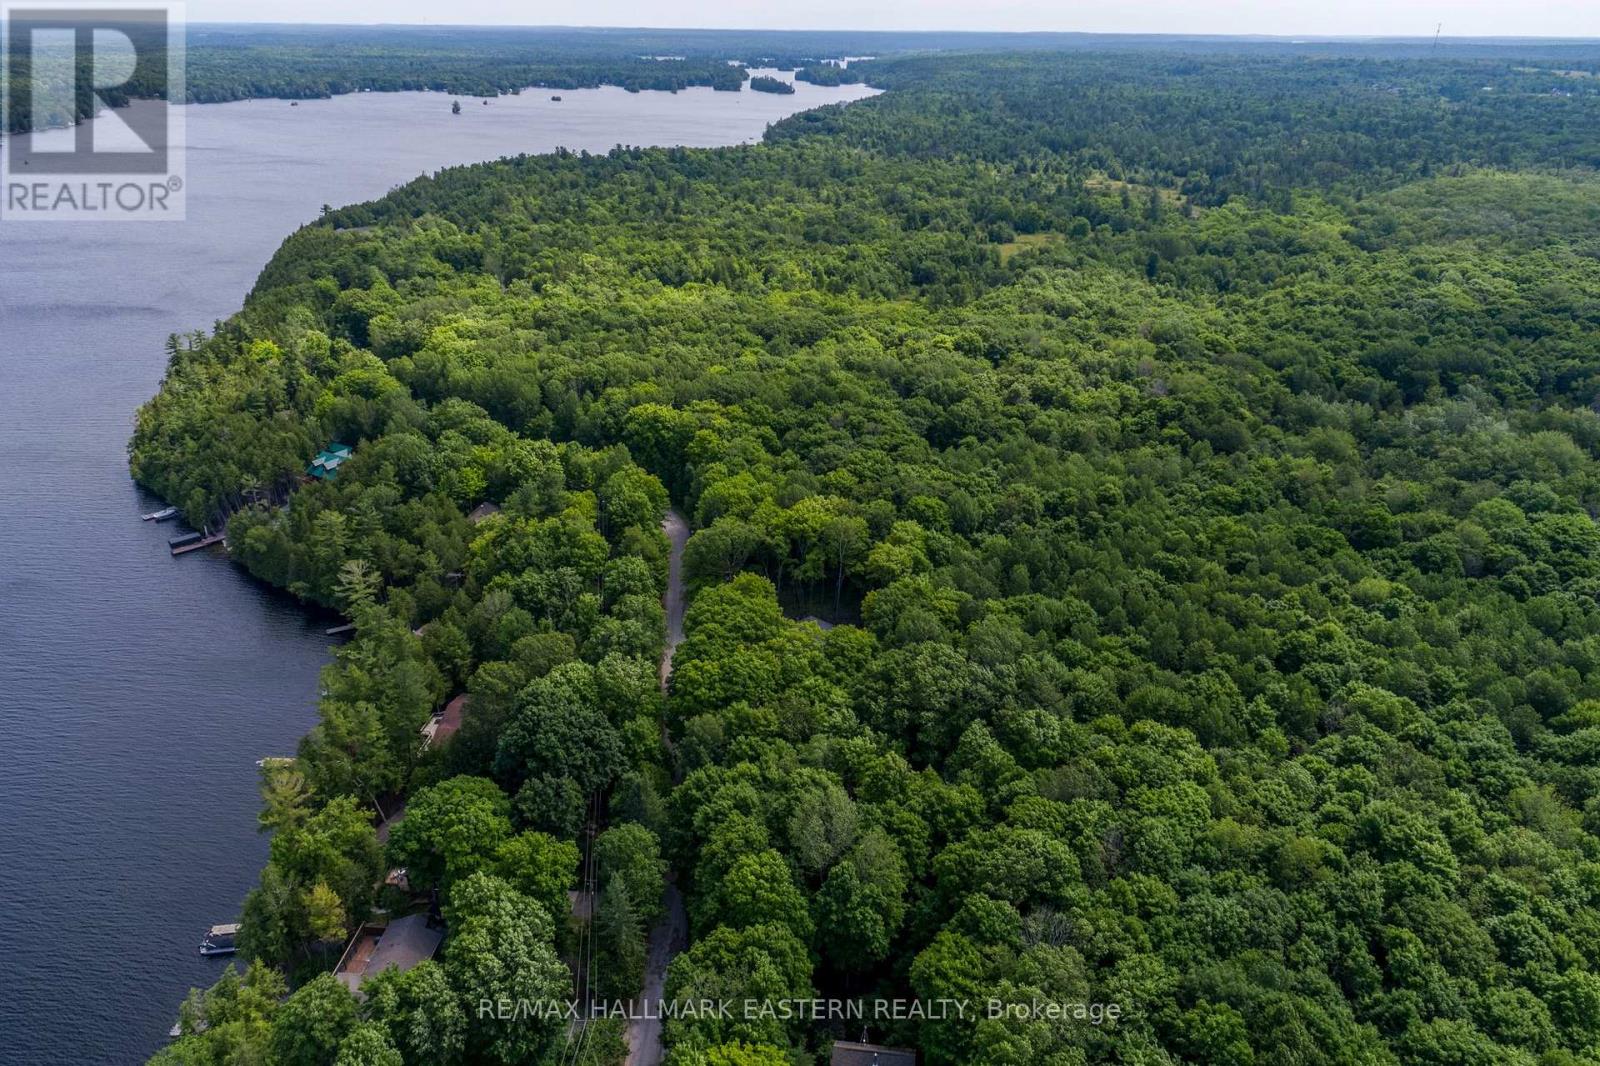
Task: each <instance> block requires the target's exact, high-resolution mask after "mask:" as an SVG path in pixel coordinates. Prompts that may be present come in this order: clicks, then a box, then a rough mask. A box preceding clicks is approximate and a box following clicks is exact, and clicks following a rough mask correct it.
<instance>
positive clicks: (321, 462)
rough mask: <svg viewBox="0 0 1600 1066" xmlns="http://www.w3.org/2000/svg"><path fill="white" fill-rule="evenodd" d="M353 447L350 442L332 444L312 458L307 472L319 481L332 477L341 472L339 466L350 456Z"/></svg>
mask: <svg viewBox="0 0 1600 1066" xmlns="http://www.w3.org/2000/svg"><path fill="white" fill-rule="evenodd" d="M351 450H352V449H351V447H350V445H348V444H337V443H335V444H330V445H328V447H327V449H326V450H324V451H320V452H318V453H317V457H316V458H315V459H313V460H311V465H310V466H308V467H306V474H307V476H309V477H314V478H316V479H317V480H318V481H323V480H326V479H329V478H332V477H333V476H334V475H335V474H337V473H338V472H339V467H340V465H341V464H343V463H344V461H345V460H346V459H348V458H350V453H351Z"/></svg>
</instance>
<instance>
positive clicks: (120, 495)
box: [0, 83, 868, 1066]
mask: <svg viewBox="0 0 1600 1066" xmlns="http://www.w3.org/2000/svg"><path fill="white" fill-rule="evenodd" d="M560 95H561V96H562V98H563V99H562V101H561V102H560V103H556V102H554V101H552V100H551V99H550V96H551V94H550V93H549V92H548V91H543V92H542V91H537V90H529V91H527V92H525V93H523V94H522V95H521V96H517V97H501V98H499V99H496V100H493V101H491V102H490V103H489V104H488V105H487V106H486V105H484V104H483V103H482V102H480V101H479V100H477V99H473V98H467V97H463V98H461V100H462V108H463V110H462V113H461V114H460V115H454V114H452V113H451V108H450V104H451V100H452V97H450V96H444V95H437V94H429V93H400V94H377V93H371V94H362V95H358V96H344V97H337V98H335V99H332V100H316V101H302V102H301V103H300V104H299V105H298V106H293V107H291V106H290V105H289V103H288V102H287V101H271V100H267V101H246V102H242V103H233V104H218V105H206V106H201V107H192V108H189V109H187V125H188V133H187V136H188V141H189V155H188V186H189V198H188V219H187V221H185V222H183V223H165V224H133V223H122V224H104V223H70V224H65V223H61V224H39V223H33V224H28V223H16V222H0V735H3V736H4V737H5V739H6V748H7V752H6V757H5V760H4V768H3V770H0V950H3V952H4V956H5V957H4V959H3V964H0V1063H3V1064H6V1066H22V1064H27V1066H33V1064H46V1063H50V1064H54V1063H62V1062H78V1063H97V1064H98V1063H133V1062H139V1061H142V1060H143V1059H144V1058H145V1057H146V1056H148V1055H149V1054H150V1053H151V1052H153V1051H154V1050H155V1049H156V1048H158V1047H159V1046H160V1045H161V1042H162V1040H163V1039H164V1037H165V1033H166V1030H167V1027H168V1026H169V1025H170V1024H171V1023H172V1019H173V1017H174V1015H175V1012H176V1008H177V1005H178V1002H179V1000H180V999H181V998H182V997H183V995H184V993H185V991H186V990H187V989H188V988H189V987H191V986H194V985H206V984H209V983H210V982H211V981H212V980H214V979H215V977H216V975H217V974H218V973H219V972H220V971H221V967H222V963H220V962H217V961H215V960H202V959H200V958H199V957H198V955H197V954H196V953H195V945H196V943H197V942H198V940H199V937H200V934H201V933H202V932H203V931H204V929H205V928H206V926H208V925H210V924H211V923H213V922H222V921H231V920H233V919H234V918H235V917H236V916H237V914H238V908H239V901H240V899H241V898H242V897H243V895H244V893H245V892H246V891H247V890H248V889H249V887H250V885H251V884H252V883H253V882H254V880H255V877H256V873H257V871H258V870H259V868H260V866H261V863H262V862H263V861H264V859H265V854H266V841H265V840H264V839H263V838H262V837H260V836H258V835H257V834H256V831H255V811H256V794H255V772H256V771H255V766H254V763H255V760H256V759H258V758H260V757H261V756H263V755H272V754H280V753H288V752H292V751H293V749H294V745H295V741H296V740H297V739H298V738H299V736H300V735H301V734H302V733H304V732H305V731H306V730H307V729H308V728H309V727H310V726H311V724H312V723H313V721H314V720H315V706H314V697H315V692H316V676H317V671H318V670H319V669H320V668H321V667H322V665H323V664H324V663H325V662H326V660H327V651H328V646H329V644H330V639H329V638H327V637H325V636H324V635H323V629H324V627H326V626H327V625H328V624H329V622H328V620H326V619H321V618H311V617H309V616H307V615H306V614H305V612H303V611H301V610H300V609H298V608H297V607H296V606H295V605H294V604H293V603H292V602H290V601H288V600H287V599H285V598H284V597H282V596H280V595H278V594H276V593H274V592H272V591H270V590H268V589H265V588H263V587H261V586H259V585H257V584H256V583H254V582H252V581H251V580H250V579H249V578H247V577H246V576H245V575H244V574H243V573H242V572H240V571H239V570H238V569H237V568H235V567H233V566H231V565H229V564H228V563H227V562H226V561H224V560H222V559H220V558H216V557H206V556H205V555H203V554H197V555H189V556H185V557H183V558H178V559H173V558H172V557H171V556H170V555H169V554H168V553H167V550H166V543H165V541H166V537H167V536H168V535H169V534H170V533H171V532H172V527H171V526H170V525H162V526H158V525H156V524H154V523H143V522H140V521H139V518H138V515H139V513H140V512H141V511H147V510H152V509H154V508H155V506H157V502H158V501H155V500H153V499H151V498H149V497H148V496H146V495H144V494H142V493H141V492H139V491H138V490H137V489H136V488H135V486H134V485H133V484H132V482H131V481H130V480H129V478H128V473H127V465H126V459H125V446H126V443H127V438H128V436H129V433H130V431H131V428H132V419H133V412H134V409H135V408H136V407H137V406H138V405H139V404H140V403H142V402H143V401H144V400H145V399H147V398H148V397H149V396H150V395H151V394H152V393H154V392H155V390H156V388H157V386H158V385H159V383H160V380H161V374H162V371H163V369H164V363H165V356H164V354H163V350H162V347H163V342H164V341H165V339H166V337H167V336H168V335H169V334H171V333H174V332H185V331H188V330H192V329H196V328H209V327H210V326H211V325H212V324H213V323H214V322H215V321H216V320H218V319H222V318H225V317H227V316H228V315H229V314H231V313H232V312H233V311H235V310H237V308H238V307H239V305H240V303H241V302H242V301H243V299H244V296H245V294H246V292H248V290H249V288H250V286H251V284H252V282H253V281H254V280H255V277H256V274H257V273H258V272H259V270H260V269H261V267H262V265H263V264H264V263H265V262H266V260H267V259H268V257H269V256H270V255H271V254H272V253H273V251H274V250H275V249H276V248H277V246H278V244H279V243H280V242H281V241H282V239H283V238H284V237H285V236H286V235H287V234H288V233H290V232H291V231H292V230H294V229H295V228H296V227H297V226H299V225H301V224H303V223H304V222H307V221H309V220H311V219H313V218H315V217H316V215H317V213H318V212H319V210H320V209H321V207H322V205H324V204H330V205H341V204H346V203H351V202H356V201H360V200H367V199H371V198H373V197H376V196H380V195H382V194H383V193H384V192H385V191H387V190H388V189H390V188H392V187H393V186H395V185H397V184H401V183H403V182H405V181H407V180H409V179H411V178H412V177H414V176H416V175H417V174H420V173H424V172H427V171H431V170H435V169H437V168H440V167H443V166H447V165H452V164H456V163H464V162H472V161H475V160H479V159H488V158H494V157H497V156H502V155H509V154H515V153H519V152H544V151H550V150H552V149H554V148H557V147H563V146H564V147H568V148H573V149H588V150H589V151H604V150H606V149H608V148H610V147H612V146H613V145H617V144H632V145H687V146H701V147H709V146H715V145H723V144H735V143H741V142H748V141H754V140H758V139H759V138H760V136H761V134H762V132H763V131H764V130H765V128H766V126H767V124H768V123H770V122H772V121H775V120H777V119H779V118H781V117H783V116H785V115H788V114H792V113H793V112H795V111H800V110H804V109H806V108H808V107H815V106H817V105H819V104H822V103H829V102H833V101H839V100H850V99H856V98H859V97H861V96H864V95H868V92H867V90H864V89H862V88H860V87H858V86H843V87H836V88H822V87H818V86H812V85H806V84H803V83H802V84H800V85H798V86H797V92H796V93H795V94H794V95H793V96H778V95H773V94H768V93H755V92H748V91H746V92H741V93H717V92H713V91H712V90H710V89H690V90H685V91H683V92H680V93H676V94H672V93H637V94H630V93H627V92H624V91H623V90H621V89H594V90H576V91H575V90H564V91H562V92H561V94H560Z"/></svg>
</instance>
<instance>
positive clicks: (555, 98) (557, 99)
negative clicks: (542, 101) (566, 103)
mask: <svg viewBox="0 0 1600 1066" xmlns="http://www.w3.org/2000/svg"><path fill="white" fill-rule="evenodd" d="M550 99H552V100H554V101H555V102H556V103H558V104H559V103H560V102H561V97H559V96H552V97H551V98H550Z"/></svg>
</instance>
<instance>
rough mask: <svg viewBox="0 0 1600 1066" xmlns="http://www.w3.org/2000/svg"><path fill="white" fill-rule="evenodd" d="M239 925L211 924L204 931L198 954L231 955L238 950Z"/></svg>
mask: <svg viewBox="0 0 1600 1066" xmlns="http://www.w3.org/2000/svg"><path fill="white" fill-rule="evenodd" d="M238 940H239V926H238V923H233V924H231V925H213V926H212V927H211V928H210V929H209V930H207V932H206V938H205V939H204V940H202V941H200V954H202V955H232V954H233V953H234V952H235V951H238V950H239V944H238Z"/></svg>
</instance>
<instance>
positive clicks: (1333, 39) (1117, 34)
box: [188, 18, 1600, 44]
mask: <svg viewBox="0 0 1600 1066" xmlns="http://www.w3.org/2000/svg"><path fill="white" fill-rule="evenodd" d="M188 25H189V26H191V27H194V26H227V27H243V28H260V29H268V28H277V29H282V28H294V27H300V28H329V29H393V30H413V29H414V30H528V31H538V30H561V31H573V32H618V33H769V34H789V33H794V34H802V33H803V34H816V33H833V34H860V35H874V34H875V35H885V36H887V35H908V34H909V35H927V36H944V37H950V36H965V37H1091V38H1093V37H1104V38H1115V39H1126V38H1130V37H1131V38H1150V39H1153V40H1183V41H1205V40H1214V41H1273V42H1280V43H1290V44H1293V43H1299V42H1305V43H1315V44H1338V43H1343V42H1350V43H1390V42H1392V43H1395V44H1417V43H1423V44H1426V43H1429V42H1432V41H1435V40H1437V41H1438V42H1439V43H1440V44H1451V43H1459V42H1477V41H1514V42H1534V43H1537V42H1544V41H1562V42H1571V43H1580V44H1583V43H1591V42H1592V43H1600V31H1597V32H1595V33H1588V34H1548V33H1546V34H1514V33H1479V34H1448V33H1441V34H1439V35H1437V36H1435V35H1434V34H1431V33H1428V34H1400V33H1246V32H1237V33H1221V32H1199V31H1196V32H1178V31H1159V30H1048V29H988V30H979V29H912V28H907V27H873V28H863V27H854V26H784V27H779V26H733V25H726V26H724V25H717V26H712V25H693V26H645V25H622V24H620V23H619V24H615V25H612V24H606V25H590V24H579V23H556V22H548V23H546V22H540V23H520V22H390V21H370V20H348V21H327V20H294V21H284V20H282V19H216V18H207V19H191V20H189V22H188Z"/></svg>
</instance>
